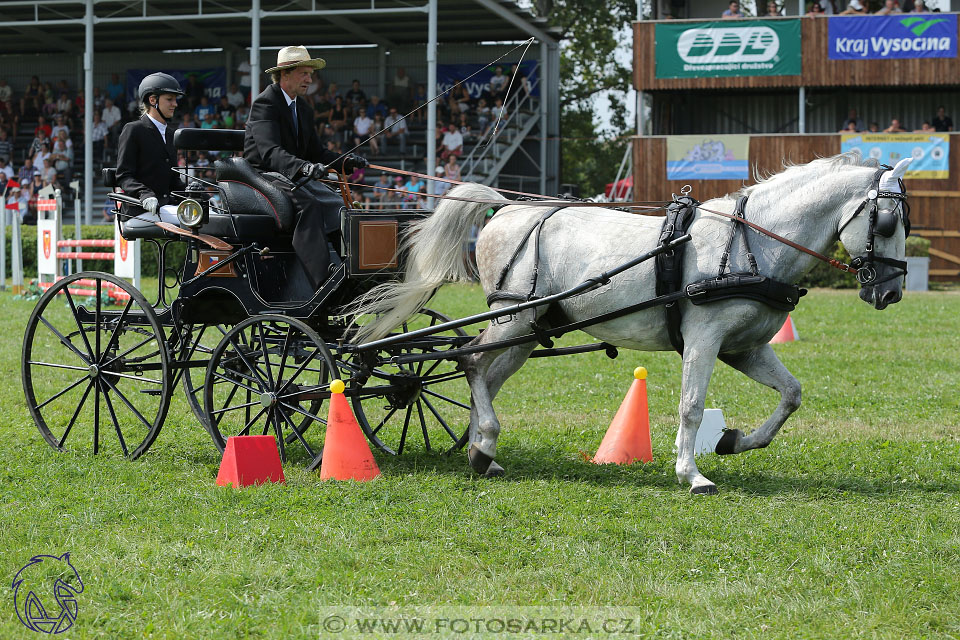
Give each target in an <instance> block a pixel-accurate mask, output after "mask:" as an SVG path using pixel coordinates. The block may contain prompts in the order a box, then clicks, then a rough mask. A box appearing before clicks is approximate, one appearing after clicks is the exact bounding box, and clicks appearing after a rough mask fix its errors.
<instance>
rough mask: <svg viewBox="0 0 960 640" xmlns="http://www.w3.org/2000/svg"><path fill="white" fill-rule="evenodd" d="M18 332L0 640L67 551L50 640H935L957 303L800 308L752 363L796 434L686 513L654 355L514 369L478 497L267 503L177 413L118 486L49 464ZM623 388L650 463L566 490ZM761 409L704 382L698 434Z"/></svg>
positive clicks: (309, 497)
mask: <svg viewBox="0 0 960 640" xmlns="http://www.w3.org/2000/svg"><path fill="white" fill-rule="evenodd" d="M32 306H33V303H28V302H20V301H14V300H12V298H11V297H10V296H9V295H8V294H0V348H2V351H0V354H2V355H0V376H2V380H3V384H2V386H0V418H2V421H0V424H2V431H0V433H2V437H0V457H2V460H3V464H2V465H0V469H2V474H3V475H2V482H0V573H2V575H4V576H5V581H6V586H5V587H3V590H4V591H3V594H4V595H3V604H2V606H0V611H2V614H0V638H27V637H34V635H35V634H34V633H33V632H31V631H28V630H27V629H26V628H24V627H23V626H22V625H21V623H20V622H19V621H18V619H17V617H16V615H15V613H14V607H13V593H12V591H11V590H10V584H11V581H12V580H13V577H14V575H15V574H16V572H17V571H18V570H19V569H20V567H21V566H23V565H24V564H25V563H26V562H27V561H28V560H29V558H30V557H31V556H32V555H35V554H56V555H59V554H61V553H63V552H66V551H69V552H71V557H72V562H73V564H74V566H75V567H76V569H77V571H78V572H79V574H80V576H81V577H82V579H83V581H84V584H85V589H84V591H83V593H82V594H80V596H79V598H78V602H79V615H78V618H77V621H76V624H75V625H74V626H73V628H72V629H70V631H68V632H67V633H66V634H64V635H66V636H68V637H70V638H133V637H157V638H241V637H243V638H300V637H356V636H357V633H356V632H355V630H354V632H353V633H349V631H350V630H351V629H353V626H352V625H353V624H354V623H353V622H352V618H351V616H350V615H344V618H345V620H346V622H347V623H348V629H347V631H348V632H347V633H341V634H333V633H328V632H329V631H330V627H329V626H328V627H326V630H325V627H324V624H325V622H326V621H328V619H329V617H328V614H329V612H330V611H334V612H337V611H341V610H342V611H347V608H349V607H359V608H361V609H362V610H364V611H366V610H373V609H376V608H380V607H391V608H392V609H393V610H397V611H401V612H403V611H407V612H408V613H409V612H413V611H415V609H414V608H416V607H425V606H444V607H445V609H444V611H446V612H447V613H449V612H450V611H453V612H454V613H458V612H459V613H462V614H463V615H464V617H470V615H467V614H474V615H482V616H487V617H489V616H491V615H501V614H504V615H505V613H506V612H509V611H510V610H512V609H515V608H516V607H521V606H529V605H541V606H543V607H545V611H548V612H550V611H553V612H555V613H556V612H560V611H573V612H574V613H579V614H580V615H582V616H588V615H594V614H595V611H597V610H598V609H595V608H599V607H603V606H607V605H615V606H617V607H619V608H618V609H616V610H615V611H619V612H620V614H621V617H630V618H632V619H633V626H632V630H631V631H630V632H629V633H626V632H625V633H622V634H619V635H613V636H611V634H609V633H597V632H595V633H594V634H593V635H590V634H579V635H574V634H571V633H545V634H540V635H530V636H527V635H521V634H511V633H500V634H497V633H488V634H478V635H472V634H471V633H459V632H458V633H452V632H449V633H434V634H431V635H433V636H434V637H443V636H444V635H448V636H451V637H458V638H466V637H541V636H542V635H547V636H552V637H576V638H583V637H627V636H631V637H633V636H642V637H656V638H700V637H704V638H731V637H740V638H960V599H958V594H960V395H958V389H960V349H958V338H957V336H958V335H960V293H958V292H946V293H944V292H940V293H929V294H917V293H912V294H911V293H908V294H907V295H906V297H905V299H904V300H903V301H902V302H901V303H899V304H897V305H895V306H893V307H891V308H890V309H888V310H886V311H884V312H877V311H874V310H873V309H871V308H870V307H869V306H868V305H866V304H864V303H863V302H861V301H860V300H859V299H858V298H857V296H856V293H855V292H853V291H820V290H818V291H814V292H813V293H811V294H810V295H809V296H808V297H807V298H805V299H804V300H803V302H802V304H801V306H800V307H799V308H798V309H797V310H796V312H795V313H794V314H793V317H794V320H795V322H796V324H797V327H798V330H799V333H800V337H801V340H800V341H799V342H796V343H791V344H786V345H782V346H779V347H777V350H778V353H780V354H781V356H782V358H783V360H784V362H785V363H786V365H787V366H788V368H790V369H791V370H792V371H793V373H794V374H795V375H796V376H797V378H798V379H799V380H800V381H801V383H802V384H803V387H804V398H803V407H802V408H801V409H800V410H799V411H798V412H797V413H796V414H795V415H794V416H793V417H792V418H791V419H790V420H789V421H788V422H787V425H786V426H785V427H784V429H783V431H782V432H781V434H780V436H779V437H778V438H777V439H776V440H775V441H774V442H773V444H772V445H771V446H770V447H769V448H767V449H764V450H760V451H754V452H749V453H747V454H743V455H739V456H728V457H724V458H719V457H717V456H714V455H710V456H706V457H703V458H701V459H700V461H699V464H700V467H701V470H702V471H703V472H704V473H705V474H706V475H707V477H709V478H710V479H712V480H713V481H715V482H716V483H717V485H718V486H719V488H720V494H719V495H717V496H713V497H707V498H694V497H692V496H690V495H689V494H688V493H687V491H686V489H683V488H680V487H679V486H678V485H677V483H676V478H675V476H674V472H673V463H674V458H673V454H672V443H673V439H674V437H675V434H676V405H677V400H678V393H679V372H680V362H679V358H678V357H677V356H676V354H671V353H655V354H645V353H635V352H622V353H621V355H620V358H619V359H617V360H615V361H611V360H609V359H607V358H606V357H605V356H603V355H602V354H598V353H594V354H587V355H580V356H569V357H566V358H553V359H538V360H533V361H531V362H530V363H528V364H527V365H526V366H525V367H524V369H523V370H521V372H520V373H519V374H518V375H517V376H515V377H514V378H513V379H512V380H511V381H510V382H509V383H508V385H507V387H505V389H504V391H503V392H502V393H501V395H500V396H499V397H498V399H497V403H496V404H497V407H498V410H499V415H500V418H501V421H502V423H503V427H504V429H503V433H502V436H501V439H500V453H499V456H498V461H499V462H500V463H501V464H503V466H504V467H506V469H507V475H506V476H505V477H504V478H501V479H499V480H484V479H479V478H477V477H475V476H474V475H472V474H471V473H470V472H469V471H468V469H467V465H466V460H465V456H464V455H463V454H460V455H456V456H453V457H452V458H443V457H439V456H433V455H424V454H422V453H420V452H417V451H412V452H410V453H405V454H404V455H403V456H402V457H400V458H388V457H386V456H385V455H383V454H379V455H378V456H377V458H378V462H379V464H380V466H381V469H382V471H383V476H382V477H381V478H379V479H378V480H376V481H374V482H371V483H367V484H355V483H321V482H320V480H319V478H318V476H317V475H316V474H313V473H308V472H306V471H305V470H303V469H302V468H301V467H297V466H294V465H288V466H287V468H286V469H285V473H286V477H287V482H286V484H283V485H271V486H261V487H254V488H248V489H244V490H241V491H236V490H233V489H225V488H219V487H216V486H215V485H214V478H215V476H216V473H217V468H218V464H219V455H218V453H217V451H216V449H214V447H213V445H212V444H211V442H210V438H209V436H208V435H207V434H206V432H205V431H204V430H203V428H202V427H201V426H199V425H198V424H197V422H196V420H195V419H194V418H193V416H192V414H191V413H190V412H189V410H188V409H187V407H186V404H185V403H184V401H183V399H182V396H181V392H180V390H179V389H177V394H176V398H175V401H174V403H173V405H172V406H171V409H170V413H169V415H168V417H167V420H166V425H165V427H164V429H163V432H162V433H161V434H160V437H159V438H158V440H157V442H156V443H155V444H154V445H153V447H152V448H151V449H150V451H149V452H148V453H147V454H146V455H145V456H144V457H143V458H141V459H140V460H138V461H135V462H128V461H126V460H124V459H122V458H121V457H119V456H118V455H116V453H114V451H115V449H116V447H113V448H112V449H111V450H110V451H108V452H107V453H106V454H104V455H99V456H96V457H94V456H93V455H92V454H91V453H90V451H89V449H86V450H80V451H76V452H72V453H66V454H58V453H55V452H54V451H53V450H52V449H51V448H50V447H49V446H47V444H46V443H45V442H44V441H43V439H42V438H41V437H40V435H39V433H38V431H37V429H36V428H35V427H34V425H33V424H32V422H31V420H30V418H29V417H28V414H27V410H26V408H25V406H24V401H23V393H22V389H21V384H20V347H21V340H22V335H23V329H24V325H25V323H26V320H27V317H28V315H29V312H30V310H31V308H32ZM431 306H433V307H435V308H437V309H440V310H443V311H444V312H445V313H447V314H449V315H452V316H463V315H466V314H468V313H470V312H473V311H478V310H480V309H481V307H482V306H483V301H482V294H481V293H480V292H479V290H478V289H476V288H473V287H450V288H447V289H446V290H444V291H442V292H441V294H440V296H438V298H437V299H436V300H435V301H434V302H433V303H432V305H431ZM582 338H583V336H582V335H580V336H568V337H567V338H565V339H564V341H563V342H564V344H575V343H576V342H578V341H582ZM637 365H643V366H645V367H646V368H647V369H648V370H649V372H650V376H649V379H648V389H649V399H650V411H651V425H652V432H653V448H654V460H653V462H652V463H650V464H646V465H633V466H630V467H622V468H617V467H609V466H603V467H599V466H594V465H591V464H589V463H586V462H583V461H582V459H581V452H591V453H592V452H593V451H594V450H596V447H597V445H598V444H599V442H600V439H601V438H602V436H603V433H604V431H605V429H606V427H607V425H608V424H609V422H610V419H611V418H612V416H613V414H614V413H615V412H616V409H617V407H618V405H619V403H620V401H621V399H622V398H623V395H624V393H625V392H626V390H627V388H628V386H629V384H630V381H631V372H632V370H633V368H634V367H635V366H637ZM776 400H777V397H776V394H775V393H773V392H772V391H770V390H768V389H766V388H762V387H759V386H758V385H757V384H756V383H754V382H752V381H750V380H748V379H746V378H745V377H743V376H742V375H741V374H739V373H737V372H735V371H733V370H732V369H729V368H728V367H726V366H725V365H718V367H717V370H716V372H715V373H714V376H713V382H712V385H711V389H710V393H709V396H708V400H707V406H708V407H716V408H721V409H723V411H724V415H725V417H726V420H727V424H728V426H730V427H736V428H740V429H746V430H750V429H752V428H753V427H754V426H756V425H759V424H760V423H761V422H762V421H763V420H764V419H765V418H766V417H767V415H768V414H769V413H770V412H771V411H772V409H773V407H774V405H775V403H776ZM50 600H51V598H50V596H49V594H48V595H47V598H46V600H45V602H47V601H50ZM54 607H56V605H54ZM341 608H342V609H341ZM597 615H598V614H597ZM486 628H487V629H490V627H489V626H488V627H486ZM621 629H622V627H621ZM333 630H334V631H335V630H336V629H333ZM471 630H472V628H471ZM494 630H495V629H494ZM388 635H395V634H388V633H386V632H384V631H382V630H381V631H380V632H375V633H370V634H366V635H363V637H383V636H388Z"/></svg>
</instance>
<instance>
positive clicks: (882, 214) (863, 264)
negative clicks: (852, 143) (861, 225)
mask: <svg viewBox="0 0 960 640" xmlns="http://www.w3.org/2000/svg"><path fill="white" fill-rule="evenodd" d="M892 169H893V167H890V166H887V165H882V166H881V167H880V168H879V169H877V172H876V173H875V174H874V176H873V185H872V186H871V187H870V191H868V192H867V197H866V198H864V200H863V202H861V203H860V206H859V207H857V210H856V211H855V212H854V214H853V215H852V216H851V217H850V220H853V219H854V218H856V217H857V216H858V215H860V212H861V211H863V210H864V209H867V212H868V215H869V216H870V226H869V227H868V230H867V246H866V250H865V255H862V256H857V257H855V258H854V259H853V260H852V261H851V262H850V266H851V267H854V268H855V269H856V270H857V281H858V282H859V283H860V286H861V287H866V286H872V285H878V284H880V283H882V282H887V281H889V280H894V279H895V278H902V277H903V276H905V275H906V274H907V263H906V262H905V261H903V260H894V259H893V258H887V257H884V256H877V255H874V253H873V244H874V239H875V238H876V236H877V235H881V236H883V237H884V238H892V237H893V234H894V233H896V231H897V223H898V222H901V223H903V231H904V235H906V236H909V235H910V205H909V204H908V203H907V189H906V187H905V186H904V185H903V180H901V179H899V178H898V179H897V182H898V183H899V185H900V192H899V193H898V192H896V191H881V190H880V179H881V178H882V177H883V174H884V173H886V172H887V171H890V170H892ZM880 198H891V199H893V200H896V201H897V206H896V207H894V209H893V210H892V211H886V210H884V211H881V210H880V207H879V206H878V205H877V200H879V199H880ZM898 211H899V212H898ZM850 220H847V222H846V223H844V225H843V226H842V227H840V229H839V231H843V229H844V227H846V226H847V225H848V224H850ZM877 264H886V265H890V266H891V267H893V271H892V273H890V274H888V275H887V276H885V277H883V278H878V274H877V269H876V265H877Z"/></svg>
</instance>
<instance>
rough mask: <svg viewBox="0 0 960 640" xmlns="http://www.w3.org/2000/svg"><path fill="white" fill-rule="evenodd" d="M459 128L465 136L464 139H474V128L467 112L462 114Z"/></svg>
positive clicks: (458, 124)
mask: <svg viewBox="0 0 960 640" xmlns="http://www.w3.org/2000/svg"><path fill="white" fill-rule="evenodd" d="M457 128H458V129H459V130H460V135H461V136H463V139H464V140H472V139H473V129H472V128H471V127H470V122H469V121H468V120H467V114H465V113H461V114H460V121H459V122H458V123H457Z"/></svg>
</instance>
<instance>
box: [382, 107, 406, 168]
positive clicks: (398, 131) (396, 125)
mask: <svg viewBox="0 0 960 640" xmlns="http://www.w3.org/2000/svg"><path fill="white" fill-rule="evenodd" d="M383 126H385V127H387V130H386V131H385V132H384V134H383V148H384V151H386V148H387V145H388V144H389V143H390V141H391V140H396V141H397V142H399V144H400V155H402V156H403V155H406V154H407V136H408V135H409V133H410V132H409V130H408V129H407V121H406V119H404V118H403V117H402V116H401V115H400V114H399V113H397V108H396V107H393V106H391V107H390V113H389V114H388V115H387V119H386V120H384V122H383Z"/></svg>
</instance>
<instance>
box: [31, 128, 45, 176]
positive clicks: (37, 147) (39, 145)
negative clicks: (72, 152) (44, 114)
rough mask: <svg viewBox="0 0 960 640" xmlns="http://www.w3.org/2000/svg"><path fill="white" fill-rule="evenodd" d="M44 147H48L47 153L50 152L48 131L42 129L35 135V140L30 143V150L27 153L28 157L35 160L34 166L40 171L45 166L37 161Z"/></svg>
mask: <svg viewBox="0 0 960 640" xmlns="http://www.w3.org/2000/svg"><path fill="white" fill-rule="evenodd" d="M44 147H47V151H49V150H50V138H48V137H47V132H46V131H44V130H43V129H40V130H38V131H37V132H36V134H35V135H34V137H33V140H32V141H31V142H30V148H29V149H28V151H27V155H29V156H31V157H32V158H33V164H34V166H35V167H37V168H38V169H39V168H40V167H41V166H43V165H42V164H41V163H40V162H39V161H38V160H37V157H36V156H37V154H38V153H40V152H41V151H42V150H43V148H44Z"/></svg>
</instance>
